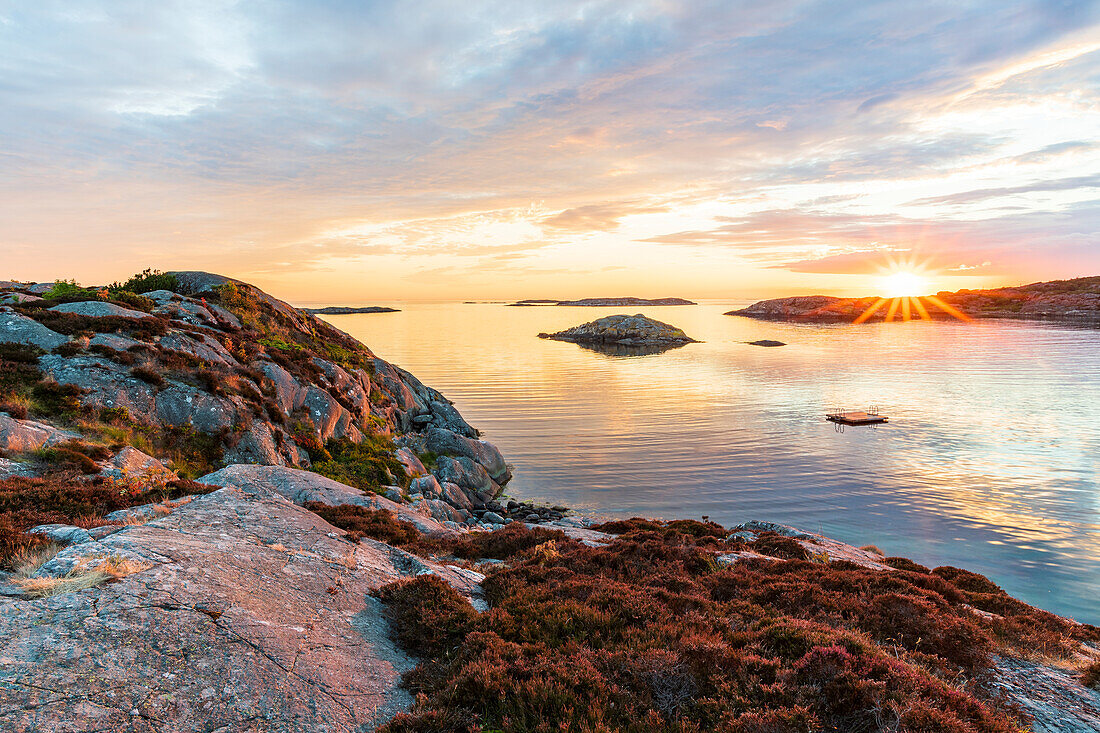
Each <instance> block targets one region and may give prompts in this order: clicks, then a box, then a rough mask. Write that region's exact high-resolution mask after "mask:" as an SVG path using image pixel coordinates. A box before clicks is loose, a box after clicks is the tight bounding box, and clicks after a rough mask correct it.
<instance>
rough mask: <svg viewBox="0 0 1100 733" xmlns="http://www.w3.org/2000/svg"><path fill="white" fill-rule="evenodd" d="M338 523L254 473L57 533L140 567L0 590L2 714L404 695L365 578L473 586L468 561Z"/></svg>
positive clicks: (218, 716)
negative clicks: (84, 531)
mask: <svg viewBox="0 0 1100 733" xmlns="http://www.w3.org/2000/svg"><path fill="white" fill-rule="evenodd" d="M343 534H344V533H343V532H342V531H341V530H338V529H335V528H334V527H332V526H330V525H328V524H327V523H325V522H324V521H323V520H321V519H320V518H319V517H317V516H316V515H314V514H313V513H311V512H309V511H306V510H305V509H302V508H300V507H298V506H295V505H294V504H293V503H291V502H290V501H288V500H287V499H285V498H283V497H282V496H280V495H279V494H277V493H274V492H272V491H269V490H267V489H266V488H264V487H257V486H254V487H248V488H242V487H236V486H234V487H229V488H224V489H221V490H219V491H216V492H214V493H212V494H208V495H206V496H201V497H198V498H195V499H194V500H193V501H191V502H189V503H187V504H185V505H183V506H181V507H179V508H178V509H177V510H176V511H174V512H173V513H172V514H170V515H168V516H166V517H163V518H161V519H157V520H155V521H153V522H149V523H148V524H144V525H135V526H129V527H125V528H124V529H122V530H120V531H118V532H115V533H113V534H110V535H108V536H106V537H104V538H102V539H100V540H99V541H95V542H88V543H85V544H83V545H81V544H77V545H72V546H70V547H68V548H66V550H65V552H66V553H69V554H73V553H80V552H82V551H86V552H88V553H94V554H96V555H102V554H103V553H108V554H117V555H120V556H125V557H128V558H138V559H140V561H141V562H142V564H145V565H148V566H149V567H148V569H145V570H141V571H139V572H136V573H134V574H132V575H128V576H126V577H124V578H122V579H120V580H118V581H115V582H111V583H108V584H105V585H100V586H97V587H94V588H90V589H87V590H83V591H78V592H71V593H66V594H61V595H56V596H52V597H48V598H44V599H40V600H22V599H12V598H5V597H0V730H4V731H13V732H14V733H30V732H31V731H35V732H42V733H45V732H46V731H49V732H50V733H66V732H72V731H142V732H144V731H149V732H153V731H159V732H161V733H167V732H169V731H211V732H212V731H278V732H284V731H285V732H286V733H292V732H293V733H297V732H298V731H326V732H332V733H345V732H346V733H352V732H355V733H358V732H359V731H363V730H371V729H373V727H374V726H376V725H377V724H379V723H381V722H383V721H386V720H388V719H389V718H391V717H392V716H393V715H394V714H396V713H397V712H398V711H399V710H401V709H404V708H405V707H407V706H408V705H409V703H410V702H411V701H410V698H409V695H408V693H406V692H405V691H404V690H402V689H401V688H400V687H399V686H398V683H399V680H400V675H401V674H402V672H404V671H406V670H408V669H410V668H411V667H412V666H413V661H412V660H411V659H409V658H408V657H406V656H405V655H404V654H403V653H402V652H400V651H399V650H398V649H397V648H396V647H395V646H394V645H393V643H392V642H391V641H390V638H389V633H388V627H387V623H386V621H385V620H384V616H383V615H382V612H381V608H380V606H379V604H378V602H377V601H376V600H375V599H374V598H373V597H372V596H371V595H370V594H371V592H372V591H374V590H375V589H377V588H379V587H380V586H382V585H384V584H385V583H388V582H391V581H393V580H396V579H398V578H402V577H408V576H412V575H418V574H422V573H427V572H433V573H437V574H439V575H440V576H442V577H444V578H445V579H447V580H448V581H449V582H452V583H453V584H454V585H455V586H456V587H458V588H459V590H460V591H461V592H464V593H467V594H474V593H476V590H477V588H476V584H477V581H478V579H479V577H480V576H476V574H471V573H470V571H463V570H460V569H457V568H446V567H440V566H437V565H433V564H431V563H429V562H427V561H424V560H421V559H419V558H416V557H414V556H412V555H409V554H408V553H405V552H402V551H401V550H397V549H394V548H392V547H390V546H388V545H384V544H382V543H377V542H369V541H367V542H364V543H361V544H352V543H350V542H348V541H347V540H345V539H344V538H343ZM82 548H87V549H86V550H83V549H82ZM475 576H476V577H475Z"/></svg>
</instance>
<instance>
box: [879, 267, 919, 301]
mask: <svg viewBox="0 0 1100 733" xmlns="http://www.w3.org/2000/svg"><path fill="white" fill-rule="evenodd" d="M879 284H880V286H881V287H882V288H883V291H884V292H883V293H882V296H883V297H885V298H913V297H916V296H918V295H924V294H925V293H926V292H927V287H928V280H927V278H925V277H923V276H921V275H918V274H917V273H915V272H909V271H907V270H898V271H897V272H892V273H890V274H889V275H887V276H885V277H883V278H882V279H880V280H879Z"/></svg>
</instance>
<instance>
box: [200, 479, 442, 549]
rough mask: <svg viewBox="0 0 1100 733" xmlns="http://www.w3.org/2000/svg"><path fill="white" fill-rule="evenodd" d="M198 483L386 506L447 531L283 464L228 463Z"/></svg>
mask: <svg viewBox="0 0 1100 733" xmlns="http://www.w3.org/2000/svg"><path fill="white" fill-rule="evenodd" d="M198 481H199V483H204V484H213V485H214V486H247V487H250V488H261V489H264V490H266V491H270V492H273V493H276V494H278V495H280V496H283V497H285V498H287V499H289V500H290V501H293V502H294V503H295V504H307V503H309V502H311V501H317V502H321V503H322V504H327V505H329V506H340V505H344V504H350V505H354V506H364V507H368V508H371V509H385V510H386V511H389V512H392V513H393V514H396V515H397V518H398V519H403V520H405V521H409V522H412V523H413V524H414V525H416V528H417V529H418V530H420V531H421V532H424V533H425V534H449V531H448V530H447V529H446V528H444V527H443V526H441V525H440V524H439V523H438V522H436V521H434V520H432V519H429V518H428V517H425V516H424V515H422V514H419V513H417V512H415V511H412V510H410V509H409V508H407V507H405V506H403V505H401V504H398V503H396V502H393V501H390V500H389V499H386V498H383V497H381V496H378V495H377V494H369V493H367V492H364V491H361V490H359V489H356V488H354V487H351V486H348V485H346V484H342V483H340V482H339V481H333V480H332V479H330V478H326V477H324V476H321V475H320V474H316V473H311V472H309V471H301V470H298V469H295V468H286V467H283V466H246V465H234V466H227V467H225V468H223V469H221V470H219V471H215V472H214V473H211V474H207V475H206V476H203V477H202V478H200V479H198Z"/></svg>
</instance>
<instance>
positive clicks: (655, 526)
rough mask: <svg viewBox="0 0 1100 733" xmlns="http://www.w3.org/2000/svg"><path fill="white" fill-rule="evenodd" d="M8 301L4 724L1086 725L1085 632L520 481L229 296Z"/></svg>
mask: <svg viewBox="0 0 1100 733" xmlns="http://www.w3.org/2000/svg"><path fill="white" fill-rule="evenodd" d="M0 298H2V299H3V300H4V301H6V303H7V304H6V305H4V306H0V728H2V729H4V730H12V731H18V732H19V733H32V732H35V733H37V732H39V731H55V730H56V731H61V730H64V731H101V730H130V731H142V732H145V731H149V732H153V731H161V732H169V731H191V730H207V731H227V732H228V731H233V732H236V731H240V732H241V733H243V732H245V731H261V730H262V731H285V732H286V733H291V731H294V732H298V731H337V732H340V733H343V732H346V733H352V732H353V731H354V732H357V733H358V732H361V731H364V730H372V729H375V728H376V727H379V726H382V727H381V728H380V729H381V730H384V731H387V732H388V733H396V731H410V732H411V731H423V730H469V729H474V730H481V729H488V728H492V729H499V730H515V731H519V730H527V729H534V727H535V726H536V725H539V724H542V723H544V722H548V723H553V724H554V725H555V726H565V727H568V726H570V725H572V726H573V727H574V728H575V729H579V727H578V726H580V725H581V724H582V723H583V725H587V726H589V728H591V729H597V728H596V727H593V726H597V727H598V726H603V728H600V729H606V730H627V729H633V728H631V726H632V725H634V723H635V722H636V721H639V720H644V721H647V722H646V723H645V725H646V726H648V727H646V728H645V730H655V729H660V730H665V729H676V730H683V731H697V730H714V729H723V730H729V731H738V732H744V733H748V732H749V731H762V730H774V731H795V730H800V731H801V730H826V729H853V728H852V726H855V727H856V728H858V729H861V730H887V729H889V730H913V731H916V730H952V731H956V730H957V731H991V732H1001V731H1009V730H1012V729H1014V728H1013V727H1012V726H1015V725H1016V724H1017V722H1019V721H1023V720H1029V721H1030V722H1029V723H1028V724H1029V725H1031V727H1032V729H1033V730H1035V731H1046V730H1050V731H1054V730H1066V731H1078V730H1080V731H1089V730H1096V729H1097V728H1098V727H1100V692H1098V691H1096V690H1095V689H1093V688H1091V687H1088V686H1086V683H1088V684H1093V685H1095V682H1089V680H1090V679H1092V678H1091V677H1089V674H1091V672H1090V671H1089V670H1093V671H1096V673H1097V676H1100V662H1097V661H1096V660H1097V659H1100V629H1094V628H1093V627H1087V626H1083V625H1080V624H1075V623H1074V622H1071V621H1068V620H1066V619H1060V618H1058V617H1056V616H1054V615H1052V614H1048V613H1045V612H1042V611H1039V610H1038V609H1034V608H1032V607H1030V606H1027V605H1026V604H1022V603H1020V602H1019V601H1016V600H1015V599H1012V598H1011V597H1009V596H1007V594H1005V593H1004V592H1003V591H1002V590H1001V589H999V588H997V587H996V586H995V585H993V584H992V583H991V582H990V581H988V580H987V579H985V578H982V577H981V576H978V575H975V574H973V573H967V572H966V571H964V570H960V569H957V568H935V569H930V568H926V567H923V566H920V565H917V564H916V563H913V562H912V561H909V560H906V559H904V558H892V557H886V556H885V555H884V554H883V553H881V552H880V551H878V550H877V549H876V548H871V547H865V548H857V547H853V546H851V545H848V544H845V543H843V542H838V541H836V540H832V539H830V538H827V537H824V536H822V535H817V534H813V533H807V532H802V531H799V530H797V529H794V528H791V527H785V526H783V525H776V524H770V523H766V522H748V523H745V524H742V525H740V526H737V527H733V528H723V527H720V526H718V525H716V524H714V523H711V522H706V521H703V522H698V521H692V520H674V521H669V522H665V521H657V520H647V519H632V520H620V521H611V522H603V523H597V521H596V520H595V519H592V518H586V517H580V516H576V515H575V514H574V513H572V512H570V511H569V510H568V509H567V508H566V507H562V506H552V507H547V506H535V505H533V504H531V503H528V502H524V501H520V500H517V499H510V498H508V497H507V496H506V495H505V493H504V492H505V490H506V487H507V485H508V482H509V480H510V479H511V468H510V467H509V466H508V464H507V462H506V461H505V459H504V457H503V456H502V455H501V453H500V452H499V451H498V450H497V449H496V448H495V447H494V446H493V445H492V444H490V443H488V442H486V441H484V440H481V438H480V436H479V434H478V432H477V430H476V429H475V428H473V427H472V426H470V425H469V423H467V422H466V421H465V420H464V419H463V418H462V416H461V415H460V414H459V413H458V411H457V410H456V409H455V408H454V406H453V405H452V404H451V403H450V402H449V401H448V400H446V398H445V397H444V396H443V395H442V394H440V393H439V392H437V391H436V390H433V389H431V388H430V387H427V386H425V385H424V384H422V383H421V382H420V381H419V380H417V379H416V378H415V377H414V376H413V375H411V374H409V373H408V372H406V371H404V370H402V369H401V368H400V367H397V366H395V365H393V364H390V363H388V362H386V361H384V360H382V359H379V358H377V357H376V356H375V355H374V354H373V353H371V352H370V350H369V349H368V348H367V347H366V346H364V345H363V344H360V343H359V342H357V341H355V340H354V339H352V338H351V337H349V336H347V335H346V334H344V333H342V332H340V331H338V330H337V329H335V328H333V327H331V326H330V325H328V324H326V323H324V322H323V321H320V320H318V319H316V318H315V317H313V316H312V315H310V314H306V313H303V312H302V311H299V310H297V309H294V308H292V307H291V306H289V305H287V304H286V303H283V302H282V301H279V300H277V299H275V298H273V297H271V296H270V295H268V294H266V293H263V292H262V291H260V290H258V289H257V288H254V287H253V286H251V285H248V284H247V283H243V282H240V281H236V280H232V279H230V278H225V277H222V276H218V275H212V274H209V273H202V272H175V273H154V272H151V271H146V272H145V273H142V274H141V275H139V276H135V278H131V280H130V281H128V282H127V283H122V284H119V283H116V284H114V285H112V286H105V287H102V288H99V287H97V288H81V287H79V286H76V285H75V284H74V283H61V282H59V283H52V284H50V283H43V284H25V283H0ZM620 318H636V317H626V316H623V317H620ZM594 323H598V321H597V322H594ZM586 325H592V324H586ZM659 325H660V326H661V327H662V330H661V332H662V333H670V331H667V330H665V329H673V330H674V331H675V332H678V333H679V334H680V335H682V336H683V338H684V339H687V337H686V335H683V332H682V331H679V330H678V329H674V327H671V326H668V324H659ZM623 333H625V331H624V332H623ZM605 335H606V332H605ZM630 338H634V337H633V336H632V337H630ZM687 342H690V339H687ZM594 640H598V641H599V643H596V641H594ZM1039 648H1041V649H1042V650H1043V652H1042V655H1039V656H1038V657H1036V656H1035V654H1034V650H1036V649H1039ZM1025 650H1027V652H1026V653H1025ZM1029 654H1031V656H1028V655H1029ZM1090 665H1091V666H1090ZM1079 669H1084V670H1085V672H1084V676H1083V677H1079V676H1078V672H1077V671H1076V670H1079ZM1067 670H1068V671H1067ZM731 685H732V687H731ZM822 690H827V691H829V694H822ZM994 691H999V692H994ZM550 700H557V701H559V702H557V703H553V704H551V703H550V702H548V701H550ZM1003 700H1008V701H1010V702H1011V703H1012V705H1011V706H1007V707H1006V706H1005V705H1004V704H1003ZM1013 706H1014V707H1013ZM578 716H579V717H578ZM525 720H526V721H529V722H530V725H528V724H527V723H524V722H523V721H525ZM517 721H518V722H517ZM876 721H885V722H883V723H882V724H881V725H880V723H879V722H876ZM929 721H932V722H929ZM597 724H598V725H597ZM700 726H702V727H700ZM845 726H848V727H847V728H845ZM876 726H877V727H876ZM883 726H887V727H883ZM638 730H642V729H641V728H639V729H638Z"/></svg>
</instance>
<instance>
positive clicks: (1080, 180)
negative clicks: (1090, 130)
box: [908, 174, 1100, 206]
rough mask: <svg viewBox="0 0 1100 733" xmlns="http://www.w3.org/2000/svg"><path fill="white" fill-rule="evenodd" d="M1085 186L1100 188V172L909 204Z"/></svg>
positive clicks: (966, 201) (955, 201)
mask: <svg viewBox="0 0 1100 733" xmlns="http://www.w3.org/2000/svg"><path fill="white" fill-rule="evenodd" d="M1083 188H1100V174H1097V175H1092V176H1077V177H1074V178H1062V179H1059V180H1054V181H1036V182H1034V183H1028V184H1024V185H1022V186H1003V187H1000V188H982V189H978V190H975V191H964V192H962V193H953V194H948V195H946V196H931V197H929V198H923V199H916V200H915V201H910V202H909V204H908V205H909V206H930V205H935V204H970V203H974V202H977V201H986V200H988V199H993V198H1001V197H1003V196H1013V195H1016V194H1022V193H1038V192H1041V191H1073V190H1077V189H1083Z"/></svg>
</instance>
